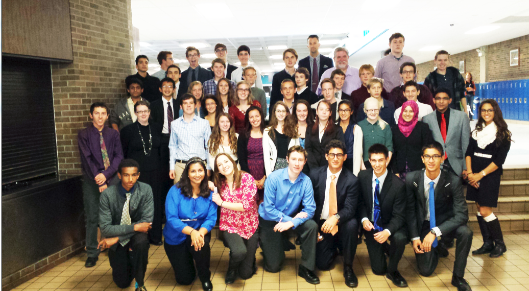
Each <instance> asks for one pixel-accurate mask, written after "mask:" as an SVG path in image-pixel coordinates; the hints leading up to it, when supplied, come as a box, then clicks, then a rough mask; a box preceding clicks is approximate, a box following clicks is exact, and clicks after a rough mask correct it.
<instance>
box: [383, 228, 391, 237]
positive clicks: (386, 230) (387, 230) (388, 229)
mask: <svg viewBox="0 0 529 291" xmlns="http://www.w3.org/2000/svg"><path fill="white" fill-rule="evenodd" d="M384 230H385V231H387V232H388V233H389V236H391V231H389V229H387V228H386V229H384Z"/></svg>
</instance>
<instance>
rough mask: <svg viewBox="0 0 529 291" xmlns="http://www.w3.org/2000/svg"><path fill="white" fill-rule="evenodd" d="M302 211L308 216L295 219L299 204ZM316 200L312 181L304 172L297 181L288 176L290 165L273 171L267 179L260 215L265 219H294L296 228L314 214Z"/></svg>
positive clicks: (282, 220) (284, 220)
mask: <svg viewBox="0 0 529 291" xmlns="http://www.w3.org/2000/svg"><path fill="white" fill-rule="evenodd" d="M300 205H303V209H302V210H301V212H305V213H307V215H308V216H307V217H306V218H296V219H293V218H292V217H291V215H293V214H297V213H298V212H300V211H299V208H300V207H299V206H300ZM315 210H316V202H314V190H313V188H312V182H311V181H310V179H309V177H308V176H307V175H305V174H304V173H299V176H298V177H297V178H296V181H294V182H291V181H290V179H289V177H288V167H287V168H284V169H280V170H277V171H274V172H272V173H271V174H270V175H269V176H268V178H267V179H266V181H265V193H264V201H263V203H261V205H260V206H259V215H260V216H261V217H262V218H263V219H264V220H270V221H277V222H280V221H281V222H286V221H292V223H293V224H294V228H296V227H298V226H299V225H301V224H303V223H305V221H307V220H309V219H311V218H312V217H313V216H314V211H315Z"/></svg>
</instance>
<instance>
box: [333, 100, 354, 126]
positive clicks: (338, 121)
mask: <svg viewBox="0 0 529 291" xmlns="http://www.w3.org/2000/svg"><path fill="white" fill-rule="evenodd" d="M342 104H345V105H347V106H348V107H349V109H351V117H349V124H355V123H356V118H355V115H354V114H353V113H354V107H353V102H351V101H350V100H347V99H346V100H342V101H340V103H339V104H338V114H336V116H337V118H336V124H338V125H340V121H341V120H340V114H339V112H340V106H342Z"/></svg>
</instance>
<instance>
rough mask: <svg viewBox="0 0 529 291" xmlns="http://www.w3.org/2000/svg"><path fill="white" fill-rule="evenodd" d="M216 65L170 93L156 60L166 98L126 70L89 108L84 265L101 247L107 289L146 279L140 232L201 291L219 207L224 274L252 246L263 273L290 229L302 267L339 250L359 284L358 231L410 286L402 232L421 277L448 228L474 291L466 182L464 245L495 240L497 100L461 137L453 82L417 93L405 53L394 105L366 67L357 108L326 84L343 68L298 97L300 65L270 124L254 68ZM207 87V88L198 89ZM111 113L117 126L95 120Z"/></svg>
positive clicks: (82, 141) (179, 277)
mask: <svg viewBox="0 0 529 291" xmlns="http://www.w3.org/2000/svg"><path fill="white" fill-rule="evenodd" d="M192 53H193V52H191V54H192ZM289 53H291V51H288V50H287V51H285V54H284V56H287V58H288V54H289ZM294 53H295V51H294ZM186 55H187V53H186ZM295 59H296V60H297V56H296V58H295ZM138 63H141V58H140V59H139V60H138V59H137V64H138ZM216 64H220V65H223V66H216ZM226 69H227V68H226V64H225V63H224V64H223V60H214V61H213V63H212V71H213V75H214V76H215V77H214V78H213V79H211V80H213V82H209V83H208V84H207V85H208V86H203V85H202V82H200V81H195V79H194V77H189V78H190V80H191V82H189V83H190V85H189V86H188V92H187V93H183V94H182V95H181V96H178V94H177V93H176V91H177V89H176V83H175V80H174V79H173V78H171V77H169V76H170V74H171V73H170V70H171V66H168V68H167V72H166V77H165V78H163V79H162V80H161V81H160V82H159V88H158V89H159V92H160V93H161V94H162V97H161V98H159V99H157V100H154V101H153V102H152V103H150V102H148V101H147V100H143V98H142V92H143V89H144V88H146V87H145V84H144V83H143V82H142V81H141V80H139V79H137V78H133V76H132V77H130V78H127V80H126V83H127V91H128V92H129V93H130V98H127V99H126V100H125V101H123V102H120V103H118V104H121V109H119V107H118V104H116V106H115V109H114V110H113V111H112V112H110V114H109V110H108V107H107V106H106V105H105V104H104V103H94V104H92V106H91V108H90V118H91V119H92V125H90V126H89V127H88V128H86V129H84V130H82V131H81V132H80V133H79V139H78V142H79V149H80V152H81V162H82V170H83V175H84V179H83V194H84V202H85V212H86V215H87V253H88V258H87V261H86V266H87V267H92V266H94V265H95V264H96V262H97V256H98V254H99V251H100V250H101V249H105V248H109V260H110V264H111V267H112V269H113V277H114V281H115V283H116V284H117V285H118V287H122V288H124V287H127V286H129V285H130V283H131V282H132V280H133V279H136V284H137V289H139V290H146V289H145V286H144V275H145V270H146V266H147V260H148V249H149V244H154V245H162V244H163V245H164V248H165V251H166V253H167V256H168V258H169V260H170V262H171V264H172V266H173V270H174V272H175V279H176V282H178V283H179V284H182V285H187V284H191V283H192V282H193V280H194V279H195V277H196V275H197V274H198V277H199V278H200V280H201V282H202V287H203V289H204V290H212V288H213V286H212V284H211V281H210V277H211V274H210V271H209V264H210V247H209V241H210V238H211V230H212V228H213V227H214V226H215V225H216V223H217V219H219V230H220V231H221V232H222V237H223V241H224V244H225V245H226V246H227V247H228V248H229V249H230V263H229V267H228V272H227V274H226V278H225V281H226V283H227V284H230V283H233V282H234V281H235V280H236V278H237V276H239V277H241V278H243V279H247V278H250V277H251V276H252V275H253V274H254V273H255V272H256V270H257V266H256V259H255V253H256V250H257V248H258V247H260V248H261V249H262V250H263V257H264V268H265V270H266V271H268V272H278V271H280V269H281V265H282V263H283V261H284V258H285V253H284V252H285V251H287V250H290V249H292V248H295V247H294V246H293V245H292V244H291V243H290V242H289V240H288V232H287V231H288V230H289V229H293V230H294V232H296V233H297V235H298V236H299V237H298V241H299V243H300V244H301V250H302V256H301V262H300V266H299V269H298V274H299V276H301V277H303V278H304V279H305V280H306V281H307V282H309V283H311V284H318V283H319V279H318V277H317V276H316V274H315V273H314V270H315V268H316V267H317V268H318V269H320V270H326V269H329V268H330V267H331V266H332V263H333V261H334V258H335V257H336V256H337V255H339V254H341V255H342V256H343V262H344V277H345V284H346V285H347V286H349V287H356V286H357V285H358V280H357V278H356V275H355V274H354V272H353V268H352V263H353V259H354V256H355V253H356V246H357V242H358V239H359V235H358V234H359V228H361V229H362V232H363V233H364V235H365V238H366V244H367V246H368V252H369V257H370V260H371V267H372V269H373V272H374V273H375V274H378V275H384V274H385V275H386V276H387V277H388V278H389V279H390V280H391V281H392V282H393V283H394V284H395V285H396V286H398V287H406V286H407V283H406V280H405V279H404V278H403V277H402V276H401V274H400V273H399V272H398V270H397V266H398V262H399V260H400V258H401V257H402V254H403V252H404V248H405V245H406V244H407V243H408V242H409V241H410V240H411V241H412V244H413V248H414V251H415V253H416V257H417V264H418V269H419V272H420V274H421V275H424V276H429V275H430V274H432V273H433V272H434V270H435V268H436V266H437V262H438V258H439V257H440V256H441V257H444V256H447V255H448V251H447V248H449V247H450V245H451V243H452V242H451V241H452V240H453V238H454V237H455V238H457V243H456V260H455V262H454V270H453V279H452V284H453V285H454V286H456V287H457V288H458V290H470V286H469V285H468V283H467V282H466V281H465V280H464V279H463V277H464V271H465V266H466V260H467V255H468V253H469V251H470V247H471V242H472V231H471V230H470V229H469V228H468V226H467V221H468V208H467V205H466V201H465V197H464V194H463V184H462V183H463V181H466V183H468V186H467V197H466V199H467V200H474V201H476V203H477V205H478V209H479V211H478V213H477V217H478V222H479V225H480V229H481V232H482V234H483V240H484V244H483V246H482V247H481V248H480V249H478V250H476V251H474V252H473V253H474V254H484V253H490V255H491V257H497V256H501V255H502V254H503V253H504V252H505V251H506V247H505V244H504V243H503V237H502V234H501V228H500V224H499V221H498V219H497V218H496V216H495V215H494V214H493V212H492V207H496V204H497V200H498V192H499V183H500V182H499V181H500V176H501V172H502V164H503V163H504V161H505V158H506V156H507V153H508V151H509V148H510V143H511V134H510V132H509V130H508V129H507V125H506V123H505V121H504V120H503V118H502V114H501V111H500V109H499V106H498V104H497V103H496V102H495V101H494V100H484V101H482V102H481V105H480V108H479V118H478V122H477V126H476V130H474V131H473V132H472V133H471V132H470V125H469V120H468V117H467V116H466V115H465V114H464V113H463V112H461V111H458V110H456V109H455V108H451V107H453V106H452V104H453V100H452V93H453V92H452V91H451V90H449V89H446V88H439V89H437V90H435V91H434V94H431V93H430V98H431V99H430V100H428V98H427V96H425V95H422V98H421V93H423V91H422V90H423V87H424V86H423V85H419V84H417V83H415V82H414V81H413V80H412V79H413V77H412V79H410V80H406V78H409V76H410V75H412V74H410V73H408V72H407V71H412V72H413V74H415V72H416V71H415V65H414V64H413V63H404V64H403V65H401V66H400V71H401V73H403V72H405V73H404V74H403V77H402V79H403V81H405V83H404V84H403V85H402V86H400V87H398V88H399V89H400V90H401V91H400V92H401V93H402V95H403V96H404V97H405V100H400V101H399V99H398V97H399V96H400V95H396V96H397V97H395V98H393V100H395V102H392V101H389V100H387V99H385V98H384V95H385V89H384V80H383V79H380V78H376V77H373V73H372V72H371V76H369V74H364V73H365V72H366V71H369V70H370V69H371V70H372V66H370V65H364V66H362V67H361V69H360V71H359V73H358V76H359V78H360V79H361V80H362V83H363V86H364V87H365V89H366V90H367V93H368V94H369V96H368V97H365V98H364V97H359V98H361V99H364V100H363V101H362V102H361V103H360V104H357V103H356V102H358V99H355V98H356V97H355V92H356V91H353V92H352V94H351V95H347V94H345V93H341V94H337V93H338V92H337V91H336V87H337V86H342V88H343V86H344V81H345V79H346V76H347V75H346V74H345V73H344V72H343V71H341V70H333V72H332V74H331V78H323V79H322V80H321V81H320V82H319V85H318V87H319V88H320V89H321V93H322V96H320V97H318V96H317V95H315V93H313V92H311V91H309V92H310V93H312V94H305V95H303V93H304V92H305V91H308V90H306V89H307V88H306V87H307V82H308V81H309V80H312V81H314V79H313V78H311V76H310V74H309V72H308V70H307V69H306V68H303V67H301V68H299V69H297V70H296V71H295V74H294V77H295V80H291V79H289V78H287V79H284V80H282V81H281V83H280V92H281V95H282V97H283V100H276V101H275V102H274V103H273V105H272V107H271V110H270V113H269V116H270V118H269V119H270V120H269V123H268V125H266V123H265V116H266V113H265V112H266V111H265V110H264V108H266V105H264V106H263V105H262V104H261V102H260V101H259V100H256V98H255V96H254V94H253V90H252V89H253V88H255V87H252V86H253V85H254V84H255V83H252V80H253V82H255V78H253V79H252V76H253V77H255V75H256V74H257V70H255V69H254V68H252V67H246V68H245V69H244V70H243V72H242V75H243V76H245V80H243V81H239V82H237V83H236V84H234V82H232V81H230V80H229V79H225V78H223V76H224V75H225V74H226V72H225V70H226ZM178 74H179V68H178ZM190 74H193V75H195V74H196V75H200V71H199V70H197V71H196V72H190ZM182 75H183V74H182ZM404 76H406V78H405V77H404ZM247 77H248V78H247ZM335 77H337V79H336V80H337V81H336V80H335ZM182 78H183V77H182ZM186 78H187V77H186ZM247 79H248V80H247ZM204 83H205V84H206V83H207V81H206V82H204ZM211 83H213V84H211ZM337 84H338V85H337ZM303 85H304V86H305V87H303ZM211 86H213V88H214V89H208V90H210V91H209V92H211V93H214V95H213V94H210V95H206V96H204V91H205V88H206V87H208V88H211ZM296 87H297V88H296ZM299 87H302V88H301V89H302V90H303V89H305V90H303V91H302V92H299V90H298V89H299ZM314 87H315V86H314ZM360 89H361V88H360ZM181 90H182V87H180V88H179V90H178V91H181ZM211 90H212V91H211ZM392 91H393V90H392ZM386 94H387V93H386ZM346 95H347V96H349V97H345V98H344V96H346ZM263 96H264V95H263ZM303 96H307V97H303ZM337 97H340V98H339V102H338V100H337ZM395 104H399V105H401V106H399V107H398V108H397V109H396V110H395ZM432 105H433V106H432ZM434 110H435V111H434ZM109 116H110V118H109ZM108 118H109V119H110V123H111V125H112V127H113V128H114V129H112V128H109V127H106V126H105V124H106V121H107V119H108ZM421 120H422V121H421ZM127 123H128V124H127ZM140 170H141V175H140ZM116 174H117V175H116ZM100 193H101V194H100ZM165 196H167V197H165ZM219 209H220V215H218V214H217V211H218V210H219ZM164 215H165V227H164V228H163V229H162V225H163V221H164ZM360 225H361V226H360ZM98 226H99V228H100V229H101V234H102V236H103V237H104V238H103V239H101V240H100V241H99V242H98V239H97V227H98ZM162 234H163V238H164V239H163V240H162ZM360 237H361V236H360ZM438 239H439V241H438ZM388 241H389V242H390V243H389V244H388V243H387V242H388ZM386 256H388V257H389V262H388V263H386Z"/></svg>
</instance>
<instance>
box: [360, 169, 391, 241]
mask: <svg viewBox="0 0 529 291" xmlns="http://www.w3.org/2000/svg"><path fill="white" fill-rule="evenodd" d="M387 176H388V170H387V169H386V171H385V172H384V174H382V175H381V176H380V177H377V176H376V175H375V172H374V171H373V179H372V181H371V183H372V184H371V187H372V188H371V189H373V190H372V191H373V192H371V196H372V197H373V200H372V201H371V205H373V206H372V208H371V209H373V211H372V213H371V215H372V217H371V219H372V220H373V221H374V220H375V217H374V216H375V187H376V186H377V179H378V195H380V193H381V192H382V187H383V186H384V181H386V177H387ZM379 197H380V196H379ZM378 203H379V205H380V204H381V203H382V201H380V200H379V201H378ZM365 220H369V218H367V217H364V218H362V220H361V221H360V222H362V223H364V221H365ZM379 226H380V227H382V226H381V225H379ZM384 230H386V231H387V232H388V233H389V235H391V231H389V229H387V228H386V229H384Z"/></svg>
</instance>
